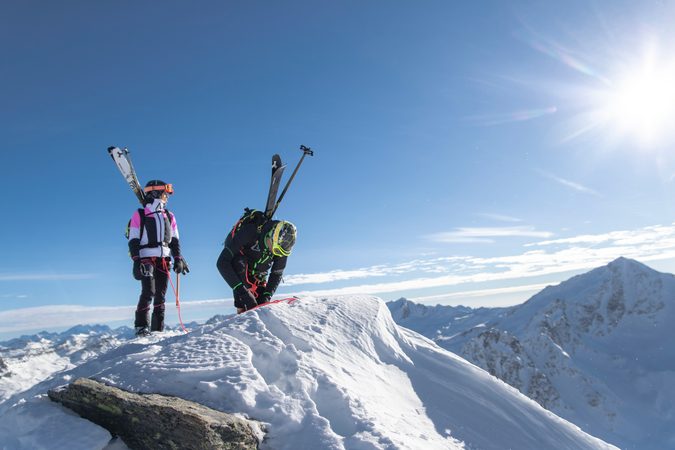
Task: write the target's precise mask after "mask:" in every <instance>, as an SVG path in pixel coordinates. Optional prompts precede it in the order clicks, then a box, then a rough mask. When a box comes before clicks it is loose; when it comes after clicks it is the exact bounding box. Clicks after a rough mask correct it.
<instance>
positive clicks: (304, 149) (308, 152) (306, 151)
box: [269, 145, 314, 217]
mask: <svg viewBox="0 0 675 450" xmlns="http://www.w3.org/2000/svg"><path fill="white" fill-rule="evenodd" d="M300 150H302V158H300V161H299V162H298V165H297V166H295V170H294V171H293V173H292V174H291V177H290V178H289V179H288V181H287V182H286V186H284V190H283V191H281V195H280V196H279V199H278V200H277V202H276V204H275V205H274V209H272V213H271V214H270V215H269V216H270V217H272V216H274V213H275V212H276V210H277V208H278V207H279V203H281V200H283V198H284V195H286V191H287V190H288V187H289V186H290V185H291V181H293V178H295V174H296V173H298V169H299V168H300V165H301V164H302V161H303V160H304V159H305V156H307V155H309V156H314V152H313V151H312V149H311V148H309V147H305V146H304V145H301V146H300Z"/></svg>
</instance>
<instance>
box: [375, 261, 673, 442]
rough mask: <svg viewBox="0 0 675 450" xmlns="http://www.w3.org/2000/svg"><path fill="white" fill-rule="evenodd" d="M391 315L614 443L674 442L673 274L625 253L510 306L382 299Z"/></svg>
mask: <svg viewBox="0 0 675 450" xmlns="http://www.w3.org/2000/svg"><path fill="white" fill-rule="evenodd" d="M387 306H388V307H389V309H390V310H391V312H392V316H393V318H394V320H395V321H396V322H397V323H398V324H399V325H402V326H404V327H406V328H409V329H412V330H414V331H417V332H418V333H420V334H422V335H424V336H426V337H428V338H430V339H432V340H434V341H435V342H436V343H437V344H438V345H439V346H441V347H443V348H446V349H448V350H450V351H452V352H454V353H456V354H458V355H460V356H462V357H463V358H465V359H467V360H468V361H470V362H472V363H474V364H476V365H477V366H479V367H481V368H483V369H485V370H487V371H488V372H489V373H490V374H492V375H494V376H496V377H498V378H500V379H501V380H503V381H505V382H506V383H508V384H510V385H511V386H513V387H515V388H517V389H518V390H520V391H521V392H522V393H524V394H525V395H527V396H528V397H530V398H532V399H534V400H535V401H536V402H537V403H539V404H540V405H542V406H544V407H545V408H547V409H548V410H550V411H552V412H554V413H555V414H557V415H559V416H560V417H563V418H565V419H567V420H569V421H570V422H572V423H574V424H576V425H578V426H579V427H581V428H582V429H583V430H584V431H586V432H588V433H590V434H592V435H594V436H598V437H600V438H601V439H603V440H605V441H606V442H610V443H612V444H614V445H617V446H619V447H621V448H623V449H640V450H648V449H653V450H657V449H658V450H661V449H666V448H675V427H673V423H675V345H674V344H675V276H673V275H672V274H664V273H659V272H656V271H654V270H652V269H650V268H649V267H647V266H645V265H643V264H641V263H639V262H637V261H634V260H629V259H626V258H619V259H617V260H615V261H613V262H611V263H610V264H608V265H607V266H604V267H600V268H597V269H595V270H592V271H590V272H588V273H586V274H583V275H579V276H576V277H573V278H571V279H570V280H567V281H565V282H563V283H561V284H559V285H557V286H549V287H547V288H546V289H544V290H543V291H541V292H540V293H538V294H536V295H535V296H533V297H532V298H530V299H529V300H528V301H527V302H525V303H523V304H521V305H517V306H513V307H510V308H479V309H473V308H468V307H464V306H458V307H451V306H434V307H427V306H424V305H419V304H415V303H412V302H410V301H407V300H405V299H400V300H398V301H395V302H390V303H388V304H387Z"/></svg>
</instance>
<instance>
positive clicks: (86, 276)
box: [0, 273, 97, 281]
mask: <svg viewBox="0 0 675 450" xmlns="http://www.w3.org/2000/svg"><path fill="white" fill-rule="evenodd" d="M96 277H97V275H96V274H92V273H5V274H3V273H0V281H73V280H91V279H93V278H96Z"/></svg>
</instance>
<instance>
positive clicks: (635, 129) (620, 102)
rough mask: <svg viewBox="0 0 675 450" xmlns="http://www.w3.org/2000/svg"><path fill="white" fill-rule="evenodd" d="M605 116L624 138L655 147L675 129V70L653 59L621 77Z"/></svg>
mask: <svg viewBox="0 0 675 450" xmlns="http://www.w3.org/2000/svg"><path fill="white" fill-rule="evenodd" d="M603 110H604V111H603V116H604V118H605V121H606V122H607V124H608V125H609V126H610V127H612V128H613V131H615V132H616V133H617V134H618V135H620V136H627V135H628V136H632V137H634V138H636V139H637V140H638V141H639V142H640V143H642V144H654V143H657V142H658V141H660V140H661V139H662V138H663V137H664V136H665V135H666V134H668V133H672V132H673V129H674V128H675V70H673V65H672V63H671V64H663V63H657V62H656V61H655V60H653V59H650V60H649V61H647V62H646V63H644V64H642V65H641V66H640V67H635V68H634V69H631V70H630V71H628V72H626V73H625V74H624V75H623V76H619V77H617V82H616V83H613V84H612V86H611V87H610V88H609V90H608V91H607V92H606V96H605V105H604V108H603Z"/></svg>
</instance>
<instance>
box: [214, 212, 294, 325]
mask: <svg viewBox="0 0 675 450" xmlns="http://www.w3.org/2000/svg"><path fill="white" fill-rule="evenodd" d="M296 234H297V231H296V229H295V225H293V224H292V223H290V222H286V221H284V220H268V219H267V218H266V217H265V216H264V214H263V213H262V212H261V211H256V210H249V209H246V212H245V213H244V215H243V216H242V217H241V219H239V221H238V222H237V223H236V224H235V225H234V227H232V231H231V232H230V233H229V234H228V235H227V239H226V240H225V248H224V249H223V251H222V252H221V253H220V256H219V257H218V262H217V264H216V265H217V267H218V271H219V272H220V275H221V276H222V277H223V279H224V280H225V281H226V282H227V284H229V285H230V287H231V288H232V290H233V296H234V306H235V307H236V308H237V314H240V313H242V312H244V311H246V310H249V309H251V308H254V307H255V306H257V305H262V304H263V303H267V302H268V301H269V300H270V299H271V298H272V295H274V292H275V291H276V289H277V287H278V286H279V283H280V282H281V276H282V275H283V273H284V269H285V268H286V260H287V259H288V256H289V255H290V254H291V249H292V248H293V245H294V244H295V238H296ZM268 274H269V278H268Z"/></svg>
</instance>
